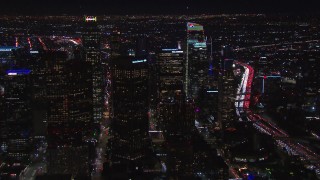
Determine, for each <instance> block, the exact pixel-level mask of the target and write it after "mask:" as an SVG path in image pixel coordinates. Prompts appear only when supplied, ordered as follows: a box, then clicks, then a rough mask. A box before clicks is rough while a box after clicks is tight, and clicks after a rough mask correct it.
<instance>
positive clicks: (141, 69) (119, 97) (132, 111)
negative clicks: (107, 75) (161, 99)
mask: <svg viewBox="0 0 320 180" xmlns="http://www.w3.org/2000/svg"><path fill="white" fill-rule="evenodd" d="M148 78H149V71H148V62H147V59H136V58H132V57H117V58H115V59H112V60H111V82H112V84H111V86H112V91H111V104H112V110H111V119H112V132H113V136H114V139H113V141H112V159H113V160H114V161H116V159H119V160H120V161H121V162H128V161H136V160H139V159H141V158H143V157H144V156H145V151H146V148H147V146H148V141H149V140H148V126H149V123H148V87H149V86H148V85H149V84H148Z"/></svg>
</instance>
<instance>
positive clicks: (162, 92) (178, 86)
mask: <svg viewBox="0 0 320 180" xmlns="http://www.w3.org/2000/svg"><path fill="white" fill-rule="evenodd" d="M157 67H158V73H159V74H158V75H159V98H160V99H165V98H168V97H174V96H175V94H176V93H181V92H182V91H183V82H184V75H185V72H184V54H183V51H182V50H180V49H162V51H161V52H160V53H159V54H158V57H157Z"/></svg>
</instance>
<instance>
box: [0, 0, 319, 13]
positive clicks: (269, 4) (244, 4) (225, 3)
mask: <svg viewBox="0 0 320 180" xmlns="http://www.w3.org/2000/svg"><path fill="white" fill-rule="evenodd" d="M317 1H319V0H87V1H83V0H82V1H77V0H29V1H27V0H25V1H17V0H16V1H6V2H5V3H2V4H1V6H0V14H13V15H17V14H27V15H50V14H52V15H55V14H70V15H83V14H96V15H100V14H106V15H108V14H201V13H209V14H220V13H318V12H319V5H317V4H319V3H317ZM187 7H189V9H188V10H187Z"/></svg>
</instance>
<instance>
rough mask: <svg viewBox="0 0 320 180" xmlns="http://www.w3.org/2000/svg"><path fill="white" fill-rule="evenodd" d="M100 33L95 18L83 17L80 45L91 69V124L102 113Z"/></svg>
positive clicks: (98, 118) (95, 121)
mask: <svg viewBox="0 0 320 180" xmlns="http://www.w3.org/2000/svg"><path fill="white" fill-rule="evenodd" d="M100 38H101V32H100V30H99V29H98V26H97V17H95V16H85V23H84V29H83V32H82V43H83V47H84V56H85V57H84V58H85V61H87V62H90V63H91V67H92V80H93V81H92V83H93V84H92V93H93V122H94V123H96V124H97V123H99V122H100V121H101V119H102V113H103V66H102V62H101V52H100Z"/></svg>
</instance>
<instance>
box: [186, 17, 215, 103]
mask: <svg viewBox="0 0 320 180" xmlns="http://www.w3.org/2000/svg"><path fill="white" fill-rule="evenodd" d="M185 66H186V76H185V77H186V79H185V92H186V94H187V97H193V98H195V97H197V96H198V92H199V89H200V88H202V87H204V86H205V85H206V83H207V81H208V71H209V59H208V56H207V44H206V37H205V35H204V29H203V26H202V25H200V24H197V23H191V22H188V23H187V59H186V64H185Z"/></svg>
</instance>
